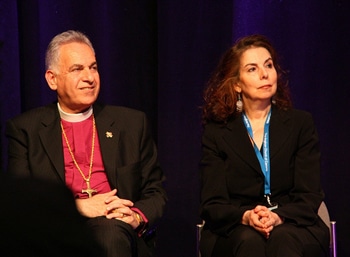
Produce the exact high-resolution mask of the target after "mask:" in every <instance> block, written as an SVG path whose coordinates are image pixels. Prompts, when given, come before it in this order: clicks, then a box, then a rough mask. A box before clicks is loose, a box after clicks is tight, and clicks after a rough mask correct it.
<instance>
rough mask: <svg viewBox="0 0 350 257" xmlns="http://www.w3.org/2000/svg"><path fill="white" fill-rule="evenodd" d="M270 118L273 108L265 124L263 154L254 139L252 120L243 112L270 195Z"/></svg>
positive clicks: (267, 192)
mask: <svg viewBox="0 0 350 257" xmlns="http://www.w3.org/2000/svg"><path fill="white" fill-rule="evenodd" d="M270 118H271V109H270V111H269V113H268V115H267V118H266V121H265V125H264V138H263V154H261V152H260V150H259V148H258V147H257V146H256V144H255V142H254V139H253V130H252V126H251V125H250V122H249V120H248V118H247V115H246V114H245V113H244V112H243V121H244V124H245V126H246V128H247V131H248V133H249V136H250V138H251V139H252V141H253V143H254V150H255V154H256V157H257V158H258V160H259V163H260V167H261V170H262V172H263V173H264V176H265V187H264V188H265V195H270V194H271V190H270V147H269V126H270Z"/></svg>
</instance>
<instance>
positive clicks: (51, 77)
mask: <svg viewBox="0 0 350 257" xmlns="http://www.w3.org/2000/svg"><path fill="white" fill-rule="evenodd" d="M45 79H46V81H47V84H48V85H49V87H50V88H51V90H57V79H56V76H55V73H54V72H53V71H52V70H47V71H46V72H45Z"/></svg>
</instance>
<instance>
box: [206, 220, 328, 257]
mask: <svg viewBox="0 0 350 257" xmlns="http://www.w3.org/2000/svg"><path fill="white" fill-rule="evenodd" d="M253 256H254V257H281V256H288V257H324V256H326V253H324V251H323V250H322V247H321V245H320V243H319V242H318V241H317V240H316V238H314V236H313V235H312V234H311V233H310V232H309V231H308V230H307V229H305V228H302V227H297V226H294V225H292V224H287V223H286V224H282V225H280V226H277V227H276V228H274V229H273V231H272V232H271V234H270V238H269V239H265V238H264V237H263V236H262V235H261V234H260V233H259V232H257V231H256V230H254V229H253V228H252V227H250V226H245V225H240V226H238V227H237V228H235V229H234V231H233V233H232V234H231V235H230V237H228V238H224V237H219V238H218V240H217V241H216V244H215V246H214V250H213V253H212V257H253Z"/></svg>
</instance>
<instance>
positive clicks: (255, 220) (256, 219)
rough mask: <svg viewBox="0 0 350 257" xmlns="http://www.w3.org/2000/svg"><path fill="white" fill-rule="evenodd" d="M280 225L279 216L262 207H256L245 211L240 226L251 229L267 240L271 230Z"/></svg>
mask: <svg viewBox="0 0 350 257" xmlns="http://www.w3.org/2000/svg"><path fill="white" fill-rule="evenodd" d="M282 223H283V221H282V219H281V217H280V216H278V215H277V214H276V213H274V212H272V211H270V210H269V209H268V208H267V207H266V206H263V205H257V206H256V207H255V208H254V209H252V210H248V211H246V212H245V213H244V214H243V218H242V224H244V225H249V226H251V227H253V228H254V229H255V230H257V231H258V232H260V233H261V234H262V235H263V236H264V237H265V238H269V236H270V233H271V231H272V230H273V228H274V227H276V226H278V225H280V224H282Z"/></svg>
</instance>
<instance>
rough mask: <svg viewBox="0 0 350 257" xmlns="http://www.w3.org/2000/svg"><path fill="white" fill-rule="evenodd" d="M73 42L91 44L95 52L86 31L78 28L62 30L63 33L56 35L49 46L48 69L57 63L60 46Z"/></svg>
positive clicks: (47, 53) (46, 59)
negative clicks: (83, 31)
mask: <svg viewBox="0 0 350 257" xmlns="http://www.w3.org/2000/svg"><path fill="white" fill-rule="evenodd" d="M73 42H77V43H83V44H86V45H88V46H90V47H91V49H92V51H93V52H94V53H95V50H94V48H93V46H92V43H91V41H90V40H89V38H88V37H87V36H86V35H85V34H84V33H82V32H80V31H76V30H68V31H65V32H62V33H61V34H58V35H56V36H55V37H54V38H53V39H52V40H51V42H50V43H49V45H48V47H47V50H46V56H45V68H46V70H48V69H53V68H54V67H55V66H56V65H57V63H58V58H59V50H60V47H61V46H62V45H64V44H68V43H73Z"/></svg>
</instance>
